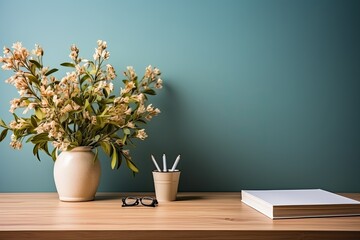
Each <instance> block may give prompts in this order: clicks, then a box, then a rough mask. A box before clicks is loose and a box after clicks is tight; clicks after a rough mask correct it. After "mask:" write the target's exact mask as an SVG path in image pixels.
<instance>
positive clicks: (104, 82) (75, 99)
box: [0, 40, 162, 173]
mask: <svg viewBox="0 0 360 240" xmlns="http://www.w3.org/2000/svg"><path fill="white" fill-rule="evenodd" d="M70 50H71V52H70V55H69V57H70V58H71V60H72V61H71V62H64V63H61V64H60V65H61V66H63V67H67V68H70V69H71V70H72V71H71V72H68V73H67V74H66V76H64V77H62V78H61V79H58V78H56V77H55V76H54V75H53V74H54V73H56V72H57V71H58V69H56V68H49V67H46V66H44V64H43V55H44V50H43V49H42V48H41V47H40V46H39V45H35V49H34V50H32V51H31V52H30V51H28V50H27V49H26V48H24V47H23V46H22V44H21V43H19V42H17V43H14V44H13V46H12V49H10V48H7V47H4V57H0V62H1V63H2V69H3V70H11V71H13V72H14V74H13V75H12V76H11V77H10V78H8V79H7V80H6V82H7V83H9V84H11V85H14V87H15V88H16V89H17V90H18V92H19V98H14V99H13V100H12V101H11V106H10V112H11V113H12V114H13V117H14V119H13V120H12V121H11V122H10V123H9V124H6V123H5V122H4V121H3V120H2V119H0V127H2V128H4V129H3V130H2V132H1V133H0V141H3V140H4V139H5V138H6V136H7V134H8V132H9V131H10V132H12V135H11V142H10V146H11V147H13V148H14V149H21V147H22V144H23V141H24V140H25V139H26V140H25V141H26V142H27V143H29V142H31V143H32V144H34V148H33V153H34V155H35V156H36V157H37V158H38V159H39V160H40V156H39V151H44V152H45V153H46V154H48V155H50V156H51V157H52V158H53V159H54V160H56V152H57V151H69V150H71V149H73V148H75V147H78V146H90V147H92V148H95V149H96V154H97V153H98V151H97V148H98V147H101V148H102V149H103V151H104V152H105V153H106V154H107V155H108V156H109V157H110V159H111V168H112V169H115V168H119V167H120V165H121V163H122V161H123V159H124V160H125V161H126V164H127V166H128V167H129V169H130V170H132V171H133V172H134V173H136V172H138V171H139V170H138V168H137V167H136V166H135V164H134V162H133V161H132V158H131V155H130V152H129V149H126V146H127V145H129V144H134V143H133V141H132V139H134V138H136V139H141V140H144V139H145V138H146V137H147V134H146V132H145V129H144V128H143V126H144V124H146V122H147V121H149V120H151V119H152V118H153V117H154V116H156V115H158V114H159V113H160V110H159V109H158V108H155V107H153V106H152V104H147V101H148V96H149V95H155V94H156V91H155V89H160V88H162V79H161V78H160V75H161V72H160V70H159V69H158V68H156V67H155V68H153V67H152V66H148V67H146V69H145V74H144V76H143V77H142V78H141V79H139V78H138V76H137V74H136V72H135V70H134V69H133V67H127V70H126V71H124V72H123V75H124V77H125V79H124V80H123V83H124V88H121V89H120V91H119V94H118V95H117V96H116V95H114V94H113V92H114V84H113V81H114V80H115V79H116V77H117V75H116V72H115V70H114V68H113V66H112V65H110V64H106V65H105V64H104V63H105V62H106V61H107V60H108V59H109V57H110V53H109V52H108V51H107V44H106V42H105V41H102V40H99V41H98V42H97V48H95V53H94V55H93V59H92V60H87V59H82V58H80V57H79V49H78V48H77V47H76V46H75V45H72V46H71V49H70ZM20 109H23V112H22V114H23V116H22V117H20V116H18V114H16V112H17V111H19V110H20ZM29 113H30V116H29ZM49 143H50V146H52V148H53V149H52V151H50V149H49Z"/></svg>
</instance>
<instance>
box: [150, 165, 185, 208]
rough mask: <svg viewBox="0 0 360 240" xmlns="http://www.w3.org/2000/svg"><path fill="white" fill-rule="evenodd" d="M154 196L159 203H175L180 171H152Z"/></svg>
mask: <svg viewBox="0 0 360 240" xmlns="http://www.w3.org/2000/svg"><path fill="white" fill-rule="evenodd" d="M152 173H153V178H154V185H155V195H156V199H157V200H158V201H159V202H169V201H175V200H176V195H177V191H178V186H179V179H180V171H178V170H175V171H174V172H159V171H153V172H152Z"/></svg>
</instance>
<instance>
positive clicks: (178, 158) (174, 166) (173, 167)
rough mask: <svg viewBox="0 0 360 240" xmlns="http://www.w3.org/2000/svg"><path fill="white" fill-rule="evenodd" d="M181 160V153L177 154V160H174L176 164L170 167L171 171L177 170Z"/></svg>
mask: <svg viewBox="0 0 360 240" xmlns="http://www.w3.org/2000/svg"><path fill="white" fill-rule="evenodd" d="M179 161H180V155H179V156H177V158H176V160H175V162H174V165H173V166H172V168H171V169H170V172H173V171H175V169H176V166H177V165H178V163H179Z"/></svg>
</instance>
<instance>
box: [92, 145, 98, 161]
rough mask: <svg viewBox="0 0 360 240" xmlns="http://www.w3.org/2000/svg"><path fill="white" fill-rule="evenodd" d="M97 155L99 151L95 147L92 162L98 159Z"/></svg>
mask: <svg viewBox="0 0 360 240" xmlns="http://www.w3.org/2000/svg"><path fill="white" fill-rule="evenodd" d="M98 155H99V151H98V149H97V148H96V149H95V156H94V159H93V162H94V163H95V162H96V161H97V160H98V159H97V157H98Z"/></svg>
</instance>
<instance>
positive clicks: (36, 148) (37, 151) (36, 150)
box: [33, 144, 41, 161]
mask: <svg viewBox="0 0 360 240" xmlns="http://www.w3.org/2000/svg"><path fill="white" fill-rule="evenodd" d="M39 148H40V144H35V146H34V148H33V154H34V156H36V158H37V159H38V160H39V161H41V160H40V156H39Z"/></svg>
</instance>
